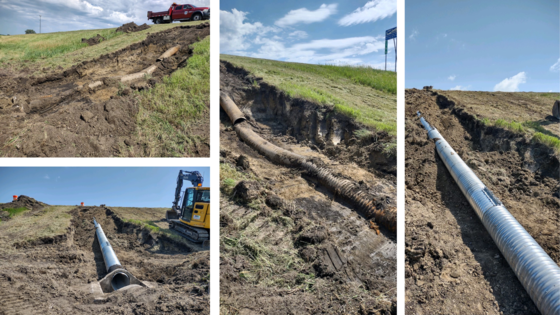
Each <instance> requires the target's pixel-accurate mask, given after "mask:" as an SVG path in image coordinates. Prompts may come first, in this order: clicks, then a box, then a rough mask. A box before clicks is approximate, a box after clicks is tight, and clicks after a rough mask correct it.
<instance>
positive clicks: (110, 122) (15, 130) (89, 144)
mask: <svg viewBox="0 0 560 315" xmlns="http://www.w3.org/2000/svg"><path fill="white" fill-rule="evenodd" d="M209 34H210V25H209V24H208V23H205V24H200V25H197V26H181V27H175V28H172V29H168V30H165V31H162V32H159V33H154V34H150V35H148V37H147V38H146V40H144V41H142V42H140V43H136V44H133V45H130V46H128V47H126V48H124V49H122V50H119V51H116V52H113V53H110V54H107V55H103V56H101V57H99V58H96V59H93V60H88V61H84V62H82V63H80V64H78V65H76V66H73V67H71V68H70V69H67V70H64V71H62V70H58V72H57V71H55V72H52V73H50V74H48V75H46V76H44V77H34V76H29V74H28V73H31V70H29V71H22V72H19V73H14V72H13V71H12V70H10V69H0V150H1V152H0V154H1V155H3V156H25V157H57V156H58V157H62V156H64V157H77V156H79V157H100V156H104V157H107V156H119V155H125V154H126V155H128V153H126V152H127V151H131V150H132V151H133V153H134V154H133V155H135V156H139V155H145V154H143V151H142V150H144V148H145V147H146V144H144V143H141V142H140V141H139V140H138V139H137V128H136V121H137V118H136V115H137V114H138V110H139V108H138V104H137V101H136V100H135V96H134V95H132V93H131V91H132V90H144V89H149V88H151V87H153V86H154V85H155V84H158V83H159V82H161V80H162V78H163V77H164V76H167V75H170V74H171V73H172V72H174V71H175V70H177V69H178V68H180V67H184V66H186V64H187V62H188V58H189V57H190V56H192V50H191V49H190V48H189V45H191V44H193V43H195V42H197V41H199V40H202V39H204V38H205V37H206V36H208V35H209ZM176 45H181V49H180V50H179V52H178V53H177V54H175V55H174V56H172V57H170V58H166V59H164V60H163V61H161V62H156V59H157V58H158V57H159V56H160V55H161V54H162V53H163V52H165V51H166V50H167V49H169V48H171V47H174V46H176ZM153 64H157V65H158V67H157V69H156V70H155V71H154V72H153V73H152V74H151V75H150V77H149V78H146V77H144V78H141V79H138V80H135V81H130V82H128V83H122V82H120V81H118V80H117V79H116V78H115V77H119V76H123V75H127V74H132V73H136V72H139V71H141V70H143V69H146V68H147V67H149V66H151V65H153ZM95 81H103V82H104V84H103V85H101V86H98V87H95V88H89V86H88V85H89V84H90V83H92V82H95ZM192 133H193V135H199V136H200V137H201V138H202V139H206V140H205V141H206V142H207V143H200V144H197V147H196V148H195V149H194V150H193V151H194V152H193V154H194V155H196V156H209V126H208V124H200V128H195V129H193V131H192Z"/></svg>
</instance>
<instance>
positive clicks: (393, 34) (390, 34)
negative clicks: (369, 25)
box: [385, 27, 397, 40]
mask: <svg viewBox="0 0 560 315" xmlns="http://www.w3.org/2000/svg"><path fill="white" fill-rule="evenodd" d="M392 38H397V28H396V27H393V28H390V29H388V30H386V31H385V40H389V39H392Z"/></svg>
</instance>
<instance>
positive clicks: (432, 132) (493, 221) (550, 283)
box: [417, 112, 560, 315]
mask: <svg viewBox="0 0 560 315" xmlns="http://www.w3.org/2000/svg"><path fill="white" fill-rule="evenodd" d="M417 115H418V117H420V122H421V123H422V125H423V126H424V128H425V129H426V130H427V131H428V137H429V138H430V140H434V141H435V144H436V150H437V152H438V154H439V156H440V158H441V159H442V160H443V163H444V164H445V166H446V167H447V170H449V173H451V176H453V179H454V180H455V182H456V183H457V185H459V188H460V189H461V191H462V192H463V194H464V195H465V197H466V198H467V200H468V201H469V203H470V204H471V206H472V207H473V208H474V210H475V212H476V214H477V215H478V217H479V218H480V220H481V221H482V223H483V224H484V226H485V227H486V230H487V231H488V233H490V236H492V239H494V242H495V243H496V245H498V248H499V249H500V251H501V252H502V254H503V255H504V257H505V258H506V260H507V262H508V263H509V265H510V267H511V268H512V269H513V271H514V272H515V274H516V275H517V278H518V279H519V281H520V282H521V284H523V287H524V288H525V290H527V292H528V293H529V296H531V299H533V302H535V305H537V308H538V309H539V310H540V311H541V313H542V314H543V315H559V314H560V267H558V265H557V264H556V263H555V262H554V261H553V260H552V259H551V258H550V257H549V256H548V255H547V254H546V252H545V251H544V250H543V249H542V248H541V247H540V246H539V244H538V243H537V242H536V241H535V240H534V239H533V237H532V236H531V235H530V234H529V233H527V231H526V230H525V229H524V228H523V226H521V224H519V222H517V220H516V219H515V218H514V217H513V216H512V215H511V213H509V211H508V210H507V209H506V207H504V205H503V204H502V202H501V201H500V200H499V199H498V198H497V197H496V196H494V194H493V193H492V192H491V191H490V190H489V189H488V187H486V186H485V185H484V184H483V183H482V181H480V179H479V178H478V177H477V176H476V175H475V173H474V172H473V171H472V170H471V169H470V168H469V167H468V166H467V164H466V163H465V162H463V160H462V159H461V158H460V157H459V155H458V154H457V152H455V151H454V150H453V149H452V148H451V146H450V145H449V143H447V141H445V139H443V137H442V136H441V134H440V133H439V131H437V129H436V128H434V127H433V126H431V125H430V124H429V123H428V122H427V121H426V120H425V119H424V118H423V117H422V114H421V113H420V112H418V113H417Z"/></svg>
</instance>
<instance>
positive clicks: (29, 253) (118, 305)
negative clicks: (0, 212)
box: [0, 207, 210, 315]
mask: <svg viewBox="0 0 560 315" xmlns="http://www.w3.org/2000/svg"><path fill="white" fill-rule="evenodd" d="M42 211H53V210H52V208H44V209H42V210H35V209H34V210H32V211H31V212H28V213H24V214H22V215H21V216H23V217H21V218H20V217H17V219H18V220H20V221H21V222H28V219H29V216H43V215H44V213H43V212H42ZM65 213H66V212H65ZM68 213H69V214H70V215H71V223H70V226H69V228H67V229H66V231H65V233H62V234H60V235H55V236H49V237H43V238H39V239H34V240H33V241H26V240H23V239H20V238H18V235H15V234H9V231H10V228H8V226H7V225H6V224H7V223H6V222H4V223H2V224H3V227H6V228H4V229H0V239H2V241H3V242H5V243H4V244H3V246H1V248H0V297H1V298H0V314H2V315H8V314H36V313H37V312H38V311H39V310H40V313H42V314H99V313H104V314H161V313H166V314H208V313H209V307H210V306H209V294H208V283H209V272H210V270H209V252H208V251H200V252H197V251H196V249H194V248H191V247H189V246H186V245H185V244H183V243H178V242H176V241H174V240H173V239H171V238H169V237H166V236H164V235H156V234H153V233H150V232H149V230H147V229H142V228H140V227H138V226H136V225H133V224H130V223H126V222H124V221H123V220H122V219H121V218H120V217H118V216H117V215H116V214H115V213H114V212H113V211H112V210H110V209H108V208H105V207H76V208H74V209H72V210H71V211H69V212H68ZM58 215H64V213H61V214H58ZM93 217H95V218H96V220H97V221H98V222H99V223H100V224H101V225H102V227H103V230H104V231H105V234H106V235H107V237H108V239H109V241H110V242H111V245H112V246H113V248H114V250H115V252H116V254H117V256H118V258H119V260H120V261H121V264H122V265H123V266H124V267H125V268H126V269H127V270H129V271H130V272H131V273H132V274H133V275H134V276H136V277H137V278H138V279H140V280H141V281H143V282H145V283H146V284H148V287H138V288H135V289H131V290H121V291H116V292H113V293H109V294H105V295H103V296H102V297H99V295H95V294H93V292H91V286H90V285H89V283H91V282H95V281H98V280H100V279H101V278H103V277H104V276H105V274H106V270H105V265H104V262H103V256H102V254H101V251H100V248H99V245H98V243H97V239H96V237H95V228H94V227H93V223H92V222H93V221H92V220H93ZM15 220H16V219H13V221H11V222H12V223H13V222H14V221H15ZM29 228H33V227H29Z"/></svg>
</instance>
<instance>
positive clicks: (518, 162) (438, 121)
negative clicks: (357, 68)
mask: <svg viewBox="0 0 560 315" xmlns="http://www.w3.org/2000/svg"><path fill="white" fill-rule="evenodd" d="M418 110H419V111H421V112H422V113H423V114H424V117H426V119H427V120H428V121H429V122H430V123H431V124H432V125H434V126H435V127H436V128H437V129H438V130H439V131H440V133H441V134H442V135H443V136H444V137H445V139H446V140H447V141H448V142H449V143H450V144H451V146H453V148H454V149H455V150H456V151H457V152H458V153H459V155H460V156H461V158H462V159H463V160H464V161H465V162H466V163H467V164H468V165H469V166H470V167H471V168H472V169H473V171H474V172H475V173H476V174H477V176H479V178H480V179H481V180H482V181H483V182H484V184H485V185H487V186H488V188H489V189H490V190H492V191H493V192H494V194H495V195H496V196H497V197H498V198H499V199H500V200H501V201H502V202H503V203H504V204H505V206H506V207H507V209H508V210H509V211H510V212H511V213H512V215H513V216H514V217H515V218H516V219H517V220H518V221H519V223H521V225H523V227H524V228H525V229H526V230H527V231H528V232H529V233H530V234H531V235H532V236H533V237H534V238H535V240H536V241H537V242H538V243H539V244H540V245H541V246H542V247H543V249H544V250H545V251H546V252H547V253H548V254H549V255H550V256H551V257H552V259H553V260H554V261H556V262H557V263H560V242H559V241H560V232H559V231H560V199H559V197H560V196H559V191H560V184H559V180H558V174H559V163H558V154H557V153H555V152H554V151H553V150H552V149H551V148H549V147H547V146H545V145H542V144H539V143H534V142H533V141H531V139H530V138H528V137H525V136H523V135H519V134H514V133H512V132H509V131H507V130H503V129H501V128H497V127H488V126H485V125H483V124H481V123H480V122H479V121H478V120H477V119H476V117H475V116H474V115H473V114H472V113H471V112H470V109H469V108H465V107H463V106H461V105H458V104H456V103H455V102H453V101H451V100H450V99H448V98H447V97H445V96H442V95H440V94H439V93H438V92H435V91H431V90H415V89H413V90H407V91H406V227H407V229H406V270H405V273H406V308H407V314H408V313H410V314H508V315H515V314H519V315H521V314H524V315H528V314H535V315H536V314H540V313H539V312H538V310H537V309H536V307H535V305H534V304H533V302H532V301H531V299H530V297H529V296H528V294H527V293H526V292H525V290H524V288H523V287H522V286H521V284H520V283H519V281H518V280H517V278H516V276H515V274H514V273H513V271H512V270H511V268H510V267H509V265H508V264H507V262H506V261H505V259H504V258H503V256H502V255H501V254H500V252H499V250H498V248H497V247H496V246H495V244H494V242H493V240H492V239H491V238H490V236H489V234H488V233H487V232H486V230H485V228H484V226H483V225H482V223H481V222H480V220H479V219H478V217H477V216H476V213H475V212H474V210H473V209H472V208H471V206H470V205H469V204H468V202H467V200H466V199H465V197H464V196H463V195H462V193H461V191H460V189H459V188H458V186H457V185H456V184H455V183H454V181H453V178H452V177H451V175H450V174H449V172H448V171H447V169H446V168H445V165H444V164H443V162H442V161H441V159H440V158H439V156H438V155H437V152H436V151H435V148H434V144H433V142H431V141H428V140H427V134H426V131H425V130H424V128H423V127H422V125H421V124H420V122H419V120H418V119H417V117H416V111H418ZM519 120H522V119H519Z"/></svg>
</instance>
